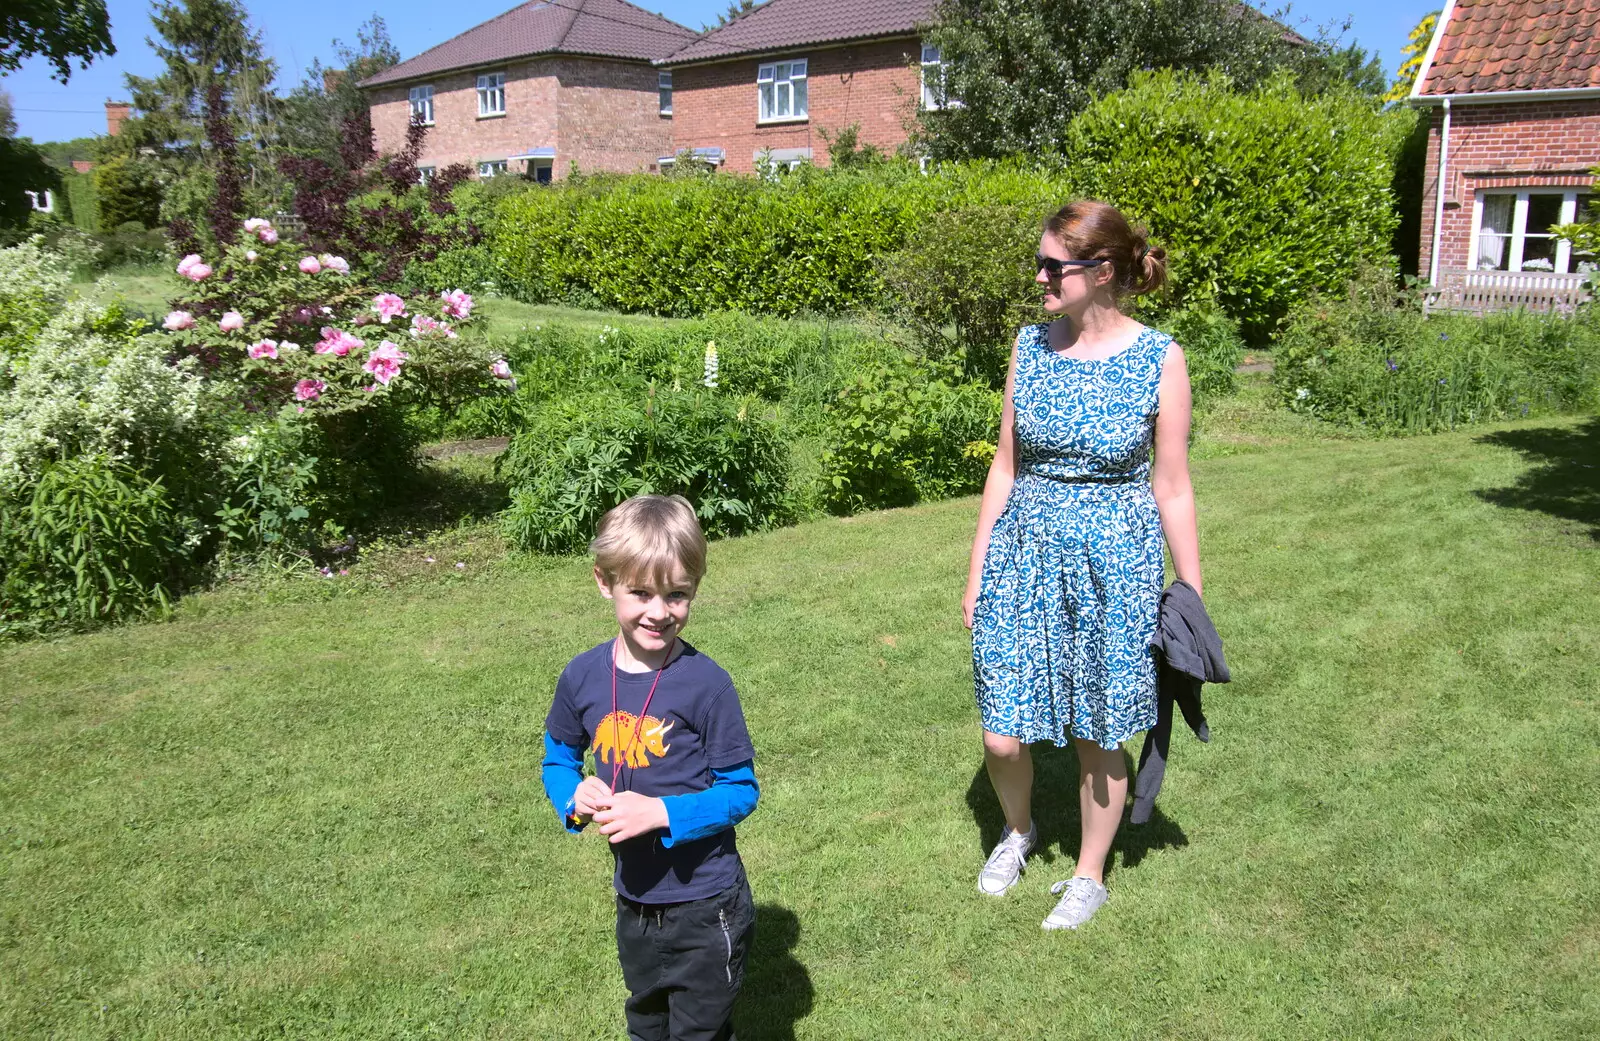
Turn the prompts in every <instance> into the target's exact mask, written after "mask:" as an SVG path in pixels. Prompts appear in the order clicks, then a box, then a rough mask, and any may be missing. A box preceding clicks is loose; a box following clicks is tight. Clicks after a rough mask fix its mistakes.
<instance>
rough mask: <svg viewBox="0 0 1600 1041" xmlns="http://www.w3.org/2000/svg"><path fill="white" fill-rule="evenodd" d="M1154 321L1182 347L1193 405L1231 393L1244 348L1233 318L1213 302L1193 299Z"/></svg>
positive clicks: (1199, 406)
mask: <svg viewBox="0 0 1600 1041" xmlns="http://www.w3.org/2000/svg"><path fill="white" fill-rule="evenodd" d="M1155 325H1156V327H1157V328H1159V329H1160V330H1161V331H1162V332H1164V333H1166V334H1167V335H1169V336H1171V337H1172V338H1173V339H1174V340H1176V341H1178V345H1179V346H1180V347H1182V348H1183V356H1184V359H1185V360H1186V361H1187V362H1188V364H1189V387H1190V389H1191V390H1193V392H1194V400H1195V406H1196V407H1197V408H1204V407H1205V406H1206V405H1207V404H1208V403H1210V402H1212V401H1215V400H1217V399H1218V398H1222V397H1226V396H1227V395H1228V394H1231V393H1233V388H1234V385H1235V383H1236V382H1237V380H1238V377H1237V372H1236V370H1237V369H1238V367H1239V362H1240V360H1241V359H1242V358H1243V357H1244V351H1245V347H1244V338H1243V337H1241V336H1240V335H1239V325H1238V323H1237V322H1235V321H1234V320H1233V319H1231V318H1229V317H1228V316H1227V315H1226V314H1224V313H1223V312H1222V310H1221V309H1220V308H1219V307H1217V306H1216V305H1215V304H1211V303H1208V302H1205V301H1196V302H1194V303H1192V304H1190V305H1189V306H1187V307H1183V308H1180V309H1179V310H1176V311H1172V312H1170V313H1168V314H1166V315H1164V316H1162V317H1161V318H1159V319H1157V320H1156V321H1155Z"/></svg>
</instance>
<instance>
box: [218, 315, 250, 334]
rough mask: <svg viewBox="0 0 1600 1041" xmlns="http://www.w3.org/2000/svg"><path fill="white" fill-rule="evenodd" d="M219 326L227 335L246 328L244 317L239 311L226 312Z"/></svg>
mask: <svg viewBox="0 0 1600 1041" xmlns="http://www.w3.org/2000/svg"><path fill="white" fill-rule="evenodd" d="M217 325H219V326H220V327H221V328H222V331H223V332H225V333H236V332H238V331H239V330H240V329H243V328H244V315H242V314H240V313H239V312H238V311H227V312H224V314H223V316H222V321H220V322H218V323H217Z"/></svg>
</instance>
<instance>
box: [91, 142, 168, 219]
mask: <svg viewBox="0 0 1600 1041" xmlns="http://www.w3.org/2000/svg"><path fill="white" fill-rule="evenodd" d="M94 189H95V197H96V199H97V200H98V201H99V206H100V215H99V222H100V229H101V230H105V229H107V228H119V227H121V226H122V225H124V224H127V223H129V222H133V223H136V224H138V225H139V226H140V227H142V228H153V227H155V226H157V225H158V224H160V223H161V186H160V184H159V183H158V182H157V180H156V174H155V171H154V169H153V168H152V167H151V166H150V165H149V164H147V163H144V162H141V161H139V160H137V159H127V158H121V157H119V158H116V159H108V160H106V161H105V162H103V163H101V164H100V165H99V166H96V167H95V168H94Z"/></svg>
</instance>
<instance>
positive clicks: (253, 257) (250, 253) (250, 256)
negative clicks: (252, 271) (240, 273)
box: [244, 249, 261, 264]
mask: <svg viewBox="0 0 1600 1041" xmlns="http://www.w3.org/2000/svg"><path fill="white" fill-rule="evenodd" d="M244 259H246V260H248V261H249V262H250V263H252V264H254V263H255V262H256V261H258V260H260V259H261V254H259V253H257V252H256V251H255V250H253V249H247V250H245V251H244Z"/></svg>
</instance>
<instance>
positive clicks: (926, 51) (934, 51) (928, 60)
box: [922, 43, 939, 65]
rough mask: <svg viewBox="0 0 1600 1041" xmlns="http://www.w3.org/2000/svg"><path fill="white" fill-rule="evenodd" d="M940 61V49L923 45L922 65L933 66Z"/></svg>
mask: <svg viewBox="0 0 1600 1041" xmlns="http://www.w3.org/2000/svg"><path fill="white" fill-rule="evenodd" d="M938 60H939V48H937V47H934V46H932V45H931V44H926V43H925V44H923V45H922V64H924V65H931V64H934V63H936V62H938Z"/></svg>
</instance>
